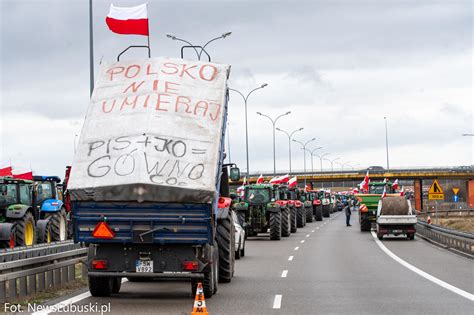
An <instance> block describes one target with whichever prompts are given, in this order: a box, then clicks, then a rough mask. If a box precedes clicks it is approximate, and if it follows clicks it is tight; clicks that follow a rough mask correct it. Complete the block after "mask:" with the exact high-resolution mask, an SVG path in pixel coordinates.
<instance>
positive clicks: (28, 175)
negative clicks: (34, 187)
mask: <svg viewBox="0 0 474 315" xmlns="http://www.w3.org/2000/svg"><path fill="white" fill-rule="evenodd" d="M12 175H13V178H17V179H26V180H33V171H26V170H24V169H14V170H12Z"/></svg>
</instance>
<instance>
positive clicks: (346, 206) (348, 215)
mask: <svg viewBox="0 0 474 315" xmlns="http://www.w3.org/2000/svg"><path fill="white" fill-rule="evenodd" d="M344 211H345V212H346V226H352V225H351V207H350V206H349V203H348V202H347V201H345V202H344Z"/></svg>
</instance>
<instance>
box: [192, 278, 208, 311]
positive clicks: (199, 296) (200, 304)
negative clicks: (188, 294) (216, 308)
mask: <svg viewBox="0 0 474 315" xmlns="http://www.w3.org/2000/svg"><path fill="white" fill-rule="evenodd" d="M191 315H209V313H208V312H207V308H206V299H205V298H204V291H203V289H202V283H201V282H199V283H198V286H197V290H196V298H195V299H194V307H193V311H192V313H191Z"/></svg>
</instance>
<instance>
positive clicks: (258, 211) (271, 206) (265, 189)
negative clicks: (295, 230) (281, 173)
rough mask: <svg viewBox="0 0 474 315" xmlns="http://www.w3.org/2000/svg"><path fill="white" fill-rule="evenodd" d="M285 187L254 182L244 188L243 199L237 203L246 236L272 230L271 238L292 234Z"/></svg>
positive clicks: (278, 238) (236, 206)
mask: <svg viewBox="0 0 474 315" xmlns="http://www.w3.org/2000/svg"><path fill="white" fill-rule="evenodd" d="M285 199H286V198H285V194H284V189H283V188H282V187H281V186H278V185H272V184H252V185H248V186H246V187H245V189H244V196H243V198H241V201H240V202H238V203H236V204H235V209H236V211H237V215H238V218H239V222H240V224H241V225H242V227H243V228H244V229H245V232H246V233H245V234H246V236H256V235H258V234H259V233H266V232H267V231H268V230H270V239H271V240H280V239H281V237H282V236H284V237H287V236H290V212H289V208H288V207H287V201H286V200H285Z"/></svg>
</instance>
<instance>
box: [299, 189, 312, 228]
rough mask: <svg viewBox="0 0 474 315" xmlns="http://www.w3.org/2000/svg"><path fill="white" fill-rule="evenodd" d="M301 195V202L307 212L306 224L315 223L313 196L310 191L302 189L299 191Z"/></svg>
mask: <svg viewBox="0 0 474 315" xmlns="http://www.w3.org/2000/svg"><path fill="white" fill-rule="evenodd" d="M299 194H300V198H299V199H300V201H301V202H302V203H303V205H304V209H305V211H306V222H313V200H312V199H311V198H312V195H311V193H310V192H309V191H306V190H305V189H300V190H299Z"/></svg>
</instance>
